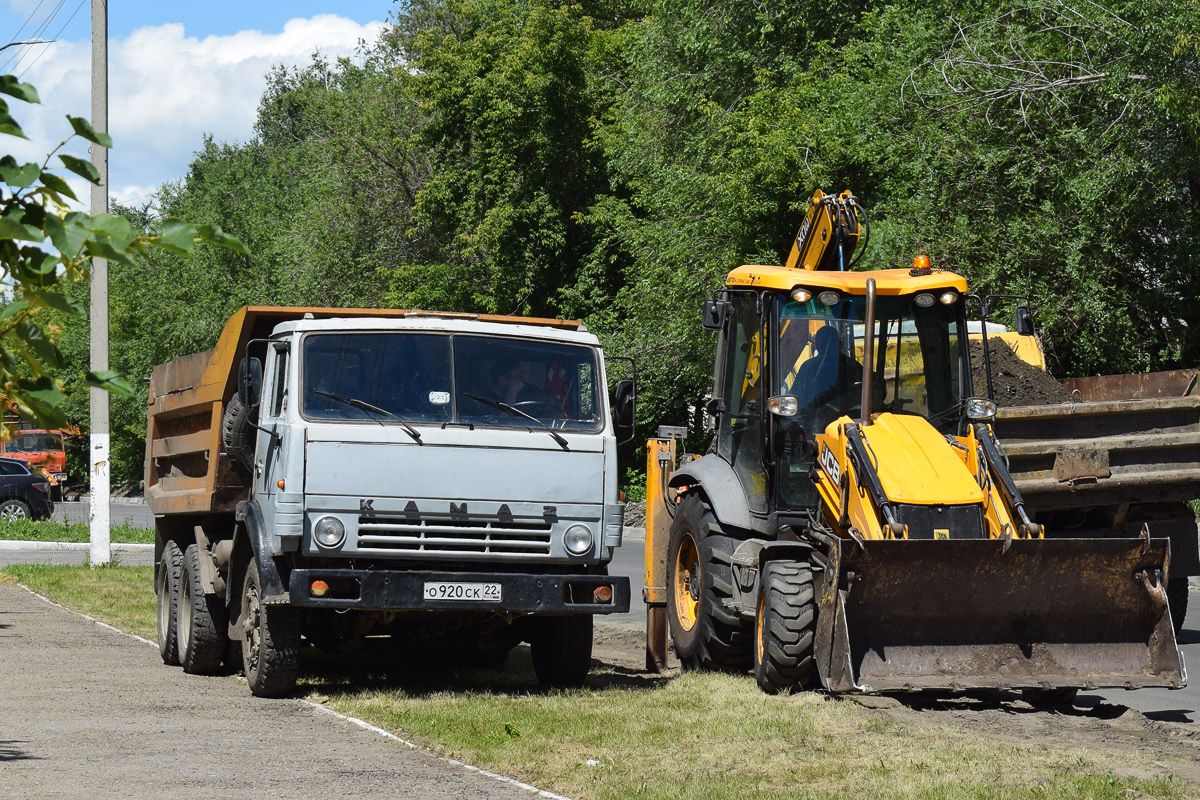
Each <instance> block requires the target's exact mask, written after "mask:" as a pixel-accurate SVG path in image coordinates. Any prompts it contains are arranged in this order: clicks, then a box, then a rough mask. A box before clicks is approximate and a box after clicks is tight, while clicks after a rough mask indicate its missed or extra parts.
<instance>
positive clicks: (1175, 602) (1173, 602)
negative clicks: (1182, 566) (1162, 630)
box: [1167, 577, 1190, 636]
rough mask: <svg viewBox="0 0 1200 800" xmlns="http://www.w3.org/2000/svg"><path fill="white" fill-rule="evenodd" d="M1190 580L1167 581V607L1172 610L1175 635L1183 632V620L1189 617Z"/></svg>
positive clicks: (1174, 579)
mask: <svg viewBox="0 0 1200 800" xmlns="http://www.w3.org/2000/svg"><path fill="white" fill-rule="evenodd" d="M1188 591H1190V587H1189V586H1188V579H1187V578H1186V577H1179V578H1171V579H1170V580H1168V581H1167V607H1168V608H1170V609H1171V625H1172V626H1173V627H1174V628H1175V635H1176V636H1178V635H1179V632H1180V631H1181V630H1183V618H1184V617H1186V616H1187V607H1188Z"/></svg>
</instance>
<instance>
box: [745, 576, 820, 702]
mask: <svg viewBox="0 0 1200 800" xmlns="http://www.w3.org/2000/svg"><path fill="white" fill-rule="evenodd" d="M816 624H817V600H816V590H815V589H814V587H813V573H812V568H811V567H810V566H809V565H808V563H807V562H795V561H769V562H767V564H766V566H765V567H764V568H763V571H762V578H761V588H760V589H759V594H758V612H757V614H756V615H755V623H754V679H755V680H756V681H757V682H758V686H759V688H760V689H762V690H763V691H764V692H767V693H768V694H778V693H780V692H787V691H792V690H801V691H803V690H807V689H812V688H815V687H816V684H817V668H816V662H815V661H814V659H813V639H814V636H815V635H816Z"/></svg>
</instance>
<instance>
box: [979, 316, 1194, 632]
mask: <svg viewBox="0 0 1200 800" xmlns="http://www.w3.org/2000/svg"><path fill="white" fill-rule="evenodd" d="M989 345H990V346H989V351H990V352H991V354H992V382H993V386H992V395H993V398H994V399H995V400H996V403H997V405H998V406H999V409H998V410H997V413H996V419H995V422H994V425H993V428H994V430H995V433H996V437H997V438H998V439H999V440H1000V443H1001V445H1002V447H1003V451H1004V453H1005V455H1006V456H1007V458H1008V468H1009V471H1010V472H1011V474H1012V477H1013V480H1014V481H1015V483H1016V485H1017V488H1018V489H1020V491H1021V494H1022V496H1023V497H1024V498H1025V501H1026V505H1027V507H1028V508H1030V509H1033V510H1034V511H1035V519H1036V521H1037V522H1038V523H1040V524H1042V525H1044V526H1045V535H1046V537H1047V538H1097V537H1110V536H1112V537H1128V536H1131V535H1143V536H1145V537H1146V539H1147V541H1149V539H1150V538H1155V539H1160V538H1168V539H1170V543H1171V549H1170V560H1169V562H1168V576H1167V577H1168V580H1167V582H1166V599H1167V602H1168V605H1169V607H1170V612H1171V617H1172V623H1173V625H1174V627H1175V630H1176V631H1177V632H1178V631H1179V630H1180V628H1181V626H1182V625H1183V620H1184V616H1185V614H1186V613H1187V602H1188V577H1189V576H1194V575H1200V546H1198V542H1197V538H1198V537H1197V527H1196V517H1195V515H1194V514H1193V512H1192V509H1191V508H1190V507H1189V505H1188V501H1190V500H1194V499H1196V497H1197V495H1198V494H1200V489H1198V486H1200V387H1198V385H1197V384H1198V381H1197V378H1198V373H1197V370H1195V369H1183V370H1173V371H1168V372H1155V373H1143V374H1134V375H1101V376H1096V377H1089V378H1070V379H1064V380H1061V381H1059V380H1055V379H1054V378H1052V377H1051V376H1050V375H1048V374H1046V373H1045V372H1043V371H1041V370H1039V369H1037V368H1036V367H1034V366H1032V365H1030V364H1027V363H1025V362H1024V361H1022V360H1021V359H1019V358H1017V357H1016V356H1015V355H1014V354H1013V352H1012V350H1010V349H1009V348H1008V346H1007V345H1005V344H1004V343H1003V342H1001V341H999V340H997V339H993V340H991V341H989ZM982 353H983V351H982V346H981V345H980V343H979V342H972V356H973V358H972V360H973V362H974V361H975V360H976V358H978V359H979V361H982ZM973 366H974V364H973ZM984 374H985V370H983V369H975V370H974V375H975V380H976V393H977V394H982V395H986V388H985V387H986V383H981V381H984V380H985V379H984Z"/></svg>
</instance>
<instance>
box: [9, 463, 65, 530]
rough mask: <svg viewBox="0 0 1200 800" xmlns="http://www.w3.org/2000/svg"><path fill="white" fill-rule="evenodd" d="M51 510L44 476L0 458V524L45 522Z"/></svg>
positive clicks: (46, 478)
mask: <svg viewBox="0 0 1200 800" xmlns="http://www.w3.org/2000/svg"><path fill="white" fill-rule="evenodd" d="M53 510H54V503H53V501H51V499H50V479H49V478H48V477H47V476H46V475H44V474H42V472H41V471H40V470H39V471H38V472H36V473H35V472H31V471H30V469H29V467H28V466H27V465H26V464H25V462H23V461H18V460H17V459H15V458H0V520H3V519H48V518H49V517H50V513H51V512H52V511H53Z"/></svg>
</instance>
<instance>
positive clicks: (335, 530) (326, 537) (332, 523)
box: [313, 517, 346, 547]
mask: <svg viewBox="0 0 1200 800" xmlns="http://www.w3.org/2000/svg"><path fill="white" fill-rule="evenodd" d="M313 536H314V537H315V538H316V540H317V544H319V545H321V546H322V547H337V546H338V545H339V544H341V543H342V542H343V541H344V540H345V538H346V526H345V525H343V524H342V521H341V520H340V519H338V518H337V517H321V518H320V519H319V520H317V524H316V525H313Z"/></svg>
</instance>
